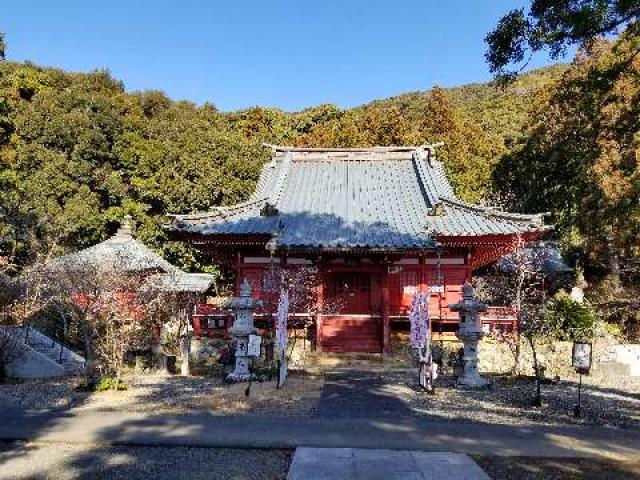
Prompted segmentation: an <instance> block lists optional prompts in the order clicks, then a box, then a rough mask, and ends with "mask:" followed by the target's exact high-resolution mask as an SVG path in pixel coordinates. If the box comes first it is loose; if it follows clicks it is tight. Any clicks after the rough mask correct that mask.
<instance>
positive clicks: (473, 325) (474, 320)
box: [449, 282, 489, 388]
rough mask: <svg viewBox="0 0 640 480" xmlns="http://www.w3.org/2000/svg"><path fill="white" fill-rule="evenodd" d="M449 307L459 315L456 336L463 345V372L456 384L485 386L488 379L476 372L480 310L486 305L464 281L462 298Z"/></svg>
mask: <svg viewBox="0 0 640 480" xmlns="http://www.w3.org/2000/svg"><path fill="white" fill-rule="evenodd" d="M449 309H450V310H452V311H454V312H458V315H460V326H459V327H458V330H457V331H456V337H458V338H459V339H460V340H461V341H462V343H463V345H464V357H463V359H462V360H463V362H464V372H463V373H462V375H461V376H460V377H458V385H459V386H461V387H469V388H481V387H486V386H487V385H489V381H488V380H486V379H485V378H483V377H482V376H481V375H480V373H479V372H478V351H479V348H478V343H479V341H480V339H481V338H482V337H483V336H484V332H483V331H482V327H481V326H480V312H484V311H486V310H487V306H486V305H485V304H484V303H482V302H481V301H480V300H479V299H478V297H476V296H475V292H474V291H473V287H472V286H471V285H470V284H469V282H466V283H465V284H464V286H463V287H462V299H461V300H460V301H459V302H458V303H455V304H451V305H449Z"/></svg>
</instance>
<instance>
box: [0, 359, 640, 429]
mask: <svg viewBox="0 0 640 480" xmlns="http://www.w3.org/2000/svg"><path fill="white" fill-rule="evenodd" d="M324 378H326V384H325V380H324V379H323V375H300V374H295V373H294V374H292V375H291V376H290V377H289V380H288V383H287V385H286V386H285V388H282V389H280V390H277V389H276V388H275V384H274V382H264V383H254V384H252V386H251V391H250V395H249V396H246V395H245V393H246V388H247V385H246V384H237V385H227V384H224V383H222V381H221V379H216V378H207V377H188V378H185V377H179V376H153V375H141V376H132V377H130V378H128V379H127V380H128V382H129V385H130V388H129V390H128V391H125V392H102V393H91V394H90V393H83V392H76V391H75V390H74V387H75V386H76V384H77V382H78V380H74V379H65V380H53V381H30V382H24V383H18V384H6V385H0V407H2V406H16V407H23V408H52V407H62V408H75V409H104V410H110V409H114V410H118V411H125V412H141V413H144V412H151V413H167V414H193V413H202V412H208V413H213V414H217V415H259V416H293V417H309V416H319V417H321V418H336V419H340V418H366V417H371V418H376V417H387V418H388V417H407V416H409V417H410V416H417V417H423V418H429V419H433V420H460V421H465V422H469V421H480V422H491V423H499V424H509V425H535V424H543V425H575V424H589V425H614V426H620V427H627V428H638V427H640V378H624V379H616V378H599V377H596V376H591V377H584V378H583V390H582V412H583V417H582V418H580V419H576V418H574V416H573V405H574V404H575V403H576V401H577V380H578V379H577V376H573V377H568V378H566V379H563V380H561V381H559V382H557V383H554V384H549V385H543V388H542V394H543V406H542V407H541V408H535V407H532V406H531V400H532V398H533V393H534V388H535V387H534V382H533V379H531V378H512V377H504V376H493V377H491V379H492V380H493V388H492V389H491V390H478V391H470V390H459V389H457V388H455V381H454V380H453V379H451V378H446V377H441V378H439V379H438V380H437V382H436V387H437V388H436V393H435V395H428V394H426V393H425V392H423V391H420V390H419V389H417V388H416V372H415V370H413V369H399V368H396V369H393V368H388V367H387V366H384V365H377V366H375V367H367V366H365V367H353V368H349V369H346V368H344V369H335V370H333V371H328V372H326V373H325V375H324Z"/></svg>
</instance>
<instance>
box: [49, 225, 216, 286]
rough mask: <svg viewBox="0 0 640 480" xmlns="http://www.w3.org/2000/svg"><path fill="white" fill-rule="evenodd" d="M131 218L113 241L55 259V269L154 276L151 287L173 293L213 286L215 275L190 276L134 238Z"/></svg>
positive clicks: (111, 239)
mask: <svg viewBox="0 0 640 480" xmlns="http://www.w3.org/2000/svg"><path fill="white" fill-rule="evenodd" d="M129 220H130V219H129V218H128V217H126V218H125V220H124V222H123V224H122V226H121V227H120V228H119V229H118V231H117V232H116V233H115V235H113V236H112V237H110V238H108V239H107V240H105V241H103V242H100V243H98V244H96V245H93V246H91V247H88V248H85V249H84V250H80V251H78V252H75V253H72V254H70V255H65V256H62V257H58V258H55V259H53V261H52V263H53V264H54V265H58V266H61V267H62V268H65V269H72V270H79V271H84V270H86V269H99V268H110V269H114V270H115V271H122V272H124V273H130V274H131V273H146V274H151V275H150V276H149V277H148V278H147V281H146V283H147V284H148V286H152V287H154V288H157V289H160V290H163V291H172V292H197V293H202V292H205V291H206V290H208V289H209V287H210V286H211V284H212V283H213V275H209V274H205V273H187V272H185V271H183V270H181V269H179V268H178V267H176V266H174V265H172V264H171V263H169V262H167V261H166V260H165V259H164V258H162V257H161V256H160V255H158V254H157V253H155V252H154V251H153V250H151V249H150V248H149V247H147V246H146V245H145V244H143V243H142V242H140V241H138V240H136V239H135V238H134V237H133V234H132V230H131V226H130V225H129Z"/></svg>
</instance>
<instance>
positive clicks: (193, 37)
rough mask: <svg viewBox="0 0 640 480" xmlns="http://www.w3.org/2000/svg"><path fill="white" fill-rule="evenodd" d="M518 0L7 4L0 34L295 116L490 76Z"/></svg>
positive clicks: (74, 61)
mask: <svg viewBox="0 0 640 480" xmlns="http://www.w3.org/2000/svg"><path fill="white" fill-rule="evenodd" d="M526 3H527V2H526V1H525V0H514V1H511V0H458V1H442V0H395V1H393V0H387V1H383V0H342V1H339V0H272V1H269V0H262V1H259V0H255V1H249V0H227V1H215V0H211V1H206V0H199V1H196V0H180V1H176V0H153V1H152V0H109V1H97V0H96V1H89V0H84V1H83V0H76V1H71V0H56V1H51V0H40V1H36V0H3V5H2V7H1V8H0V31H3V32H4V33H5V35H6V40H7V43H8V50H7V57H8V59H9V60H14V61H23V60H31V61H33V62H35V63H37V64H41V65H50V66H57V67H61V68H64V69H67V70H72V71H89V70H93V69H96V68H108V69H109V70H110V71H111V72H112V73H113V75H114V76H115V77H116V78H118V79H120V80H123V81H124V83H125V85H126V88H127V90H144V89H159V90H163V91H164V92H166V93H167V94H168V95H170V96H171V97H172V98H175V99H186V100H190V101H193V102H196V103H199V104H200V103H204V102H206V101H208V102H210V103H213V104H214V105H216V106H217V107H218V108H220V109H222V110H234V109H238V108H245V107H250V106H254V105H263V106H275V107H280V108H283V109H285V110H299V109H302V108H304V107H308V106H313V105H318V104H320V103H335V104H337V105H339V106H341V107H352V106H355V105H360V104H362V103H366V102H368V101H371V100H374V99H377V98H384V97H388V96H392V95H397V94H399V93H403V92H408V91H415V90H425V89H428V88H430V87H432V86H433V85H436V84H437V85H442V86H452V85H460V84H465V83H470V82H479V81H485V80H488V79H490V78H491V76H490V74H489V71H488V69H487V66H486V64H485V62H484V56H483V54H484V51H485V44H484V37H485V35H486V34H487V32H489V31H490V30H491V29H492V28H493V27H494V26H495V24H496V22H497V20H498V19H499V18H500V16H501V15H502V14H504V13H506V12H507V11H508V10H510V9H512V8H516V7H520V6H524V5H526ZM548 63H550V62H549V60H548V59H547V58H546V56H544V55H540V56H538V57H536V58H535V59H534V61H533V62H532V63H531V66H533V67H536V66H541V65H545V64H548Z"/></svg>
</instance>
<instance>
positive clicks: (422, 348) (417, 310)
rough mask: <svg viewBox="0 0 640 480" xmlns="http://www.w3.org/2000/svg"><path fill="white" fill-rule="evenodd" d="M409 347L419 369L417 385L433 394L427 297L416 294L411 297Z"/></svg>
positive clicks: (423, 294)
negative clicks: (416, 356) (411, 348)
mask: <svg viewBox="0 0 640 480" xmlns="http://www.w3.org/2000/svg"><path fill="white" fill-rule="evenodd" d="M409 321H410V322H411V346H412V347H413V349H414V350H416V352H417V354H418V361H419V363H420V368H419V371H418V383H419V384H420V386H421V387H422V388H425V389H427V391H429V392H433V382H434V380H435V379H436V376H437V374H436V365H435V364H434V363H433V362H432V359H431V325H430V320H429V295H428V294H427V293H425V292H418V293H416V294H415V296H414V297H413V302H412V303H411V311H410V312H409Z"/></svg>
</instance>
